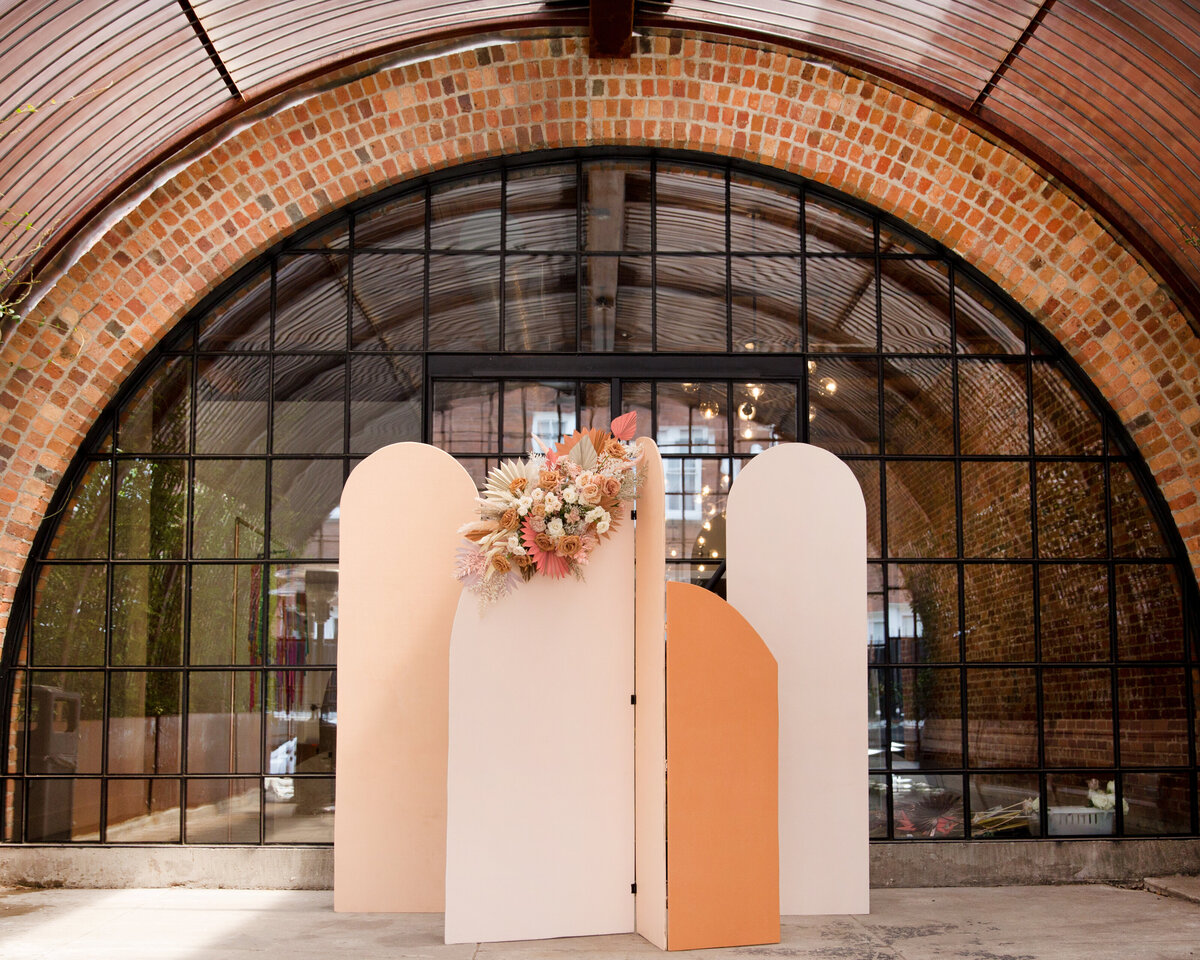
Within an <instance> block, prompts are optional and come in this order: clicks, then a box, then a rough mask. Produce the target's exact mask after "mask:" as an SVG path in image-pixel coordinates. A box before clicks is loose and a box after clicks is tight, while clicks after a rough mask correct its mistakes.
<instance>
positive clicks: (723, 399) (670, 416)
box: [657, 383, 729, 454]
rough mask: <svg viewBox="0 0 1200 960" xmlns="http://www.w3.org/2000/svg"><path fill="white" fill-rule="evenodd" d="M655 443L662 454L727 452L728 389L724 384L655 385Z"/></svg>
mask: <svg viewBox="0 0 1200 960" xmlns="http://www.w3.org/2000/svg"><path fill="white" fill-rule="evenodd" d="M657 443H658V448H659V450H661V451H662V452H663V453H664V454H671V453H726V452H728V450H729V390H728V388H727V387H726V386H725V384H723V383H660V384H658V438H657Z"/></svg>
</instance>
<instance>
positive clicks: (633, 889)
mask: <svg viewBox="0 0 1200 960" xmlns="http://www.w3.org/2000/svg"><path fill="white" fill-rule="evenodd" d="M629 892H630V893H637V884H636V883H631V884H630V885H629Z"/></svg>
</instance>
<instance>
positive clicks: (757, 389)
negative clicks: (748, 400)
mask: <svg viewBox="0 0 1200 960" xmlns="http://www.w3.org/2000/svg"><path fill="white" fill-rule="evenodd" d="M746 392H747V393H748V394H750V396H751V397H753V398H754V399H755V400H757V399H758V398H759V397H761V396H762V395H763V385H762V384H761V383H748V384H746Z"/></svg>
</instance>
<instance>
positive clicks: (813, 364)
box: [808, 360, 817, 373]
mask: <svg viewBox="0 0 1200 960" xmlns="http://www.w3.org/2000/svg"><path fill="white" fill-rule="evenodd" d="M816 370H817V361H816V360H809V361H808V372H809V373H816Z"/></svg>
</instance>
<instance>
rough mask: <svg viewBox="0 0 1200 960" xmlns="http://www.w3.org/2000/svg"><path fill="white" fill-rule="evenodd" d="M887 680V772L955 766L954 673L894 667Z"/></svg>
mask: <svg viewBox="0 0 1200 960" xmlns="http://www.w3.org/2000/svg"><path fill="white" fill-rule="evenodd" d="M892 676H893V684H892V751H893V753H892V768H893V769H896V768H897V767H900V768H906V767H914V768H915V767H961V766H962V762H963V756H962V693H961V689H960V686H959V684H960V679H961V673H960V671H959V669H958V668H956V667H897V668H895V669H894V670H893V672H892Z"/></svg>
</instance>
